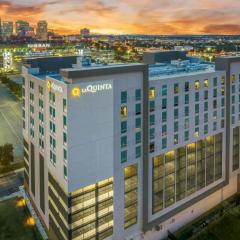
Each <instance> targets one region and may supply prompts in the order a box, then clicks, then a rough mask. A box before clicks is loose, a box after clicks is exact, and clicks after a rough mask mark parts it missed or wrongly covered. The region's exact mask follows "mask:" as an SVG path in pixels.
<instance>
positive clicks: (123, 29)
mask: <svg viewBox="0 0 240 240" xmlns="http://www.w3.org/2000/svg"><path fill="white" fill-rule="evenodd" d="M16 2H18V3H16ZM239 13H240V1H239V0H198V1H197V0H171V1H169V0H21V2H20V1H16V0H0V16H2V18H3V20H4V19H7V20H11V19H12V20H17V19H26V20H28V21H29V22H30V23H31V24H33V25H35V24H36V21H37V20H39V19H45V20H47V21H49V27H50V28H54V29H56V30H58V32H59V33H78V32H79V29H80V28H82V27H89V28H90V29H92V30H93V31H94V32H98V31H99V32H101V33H103V32H105V33H111V32H112V33H145V34H146V33H148V34H194V33H199V34H202V33H222V34H224V33H232V34H238V33H240V30H239V26H238V24H236V19H238V16H239Z"/></svg>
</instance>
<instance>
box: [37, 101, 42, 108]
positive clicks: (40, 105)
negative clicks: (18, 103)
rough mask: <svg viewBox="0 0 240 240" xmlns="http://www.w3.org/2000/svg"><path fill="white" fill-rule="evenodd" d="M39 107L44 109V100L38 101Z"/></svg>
mask: <svg viewBox="0 0 240 240" xmlns="http://www.w3.org/2000/svg"><path fill="white" fill-rule="evenodd" d="M38 105H39V107H40V108H43V100H42V99H39V100H38Z"/></svg>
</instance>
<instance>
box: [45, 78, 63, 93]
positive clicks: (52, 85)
mask: <svg viewBox="0 0 240 240" xmlns="http://www.w3.org/2000/svg"><path fill="white" fill-rule="evenodd" d="M47 87H48V90H49V91H51V90H54V91H57V92H60V93H63V88H62V87H61V86H59V85H57V84H56V83H54V82H52V81H50V80H48V82H47Z"/></svg>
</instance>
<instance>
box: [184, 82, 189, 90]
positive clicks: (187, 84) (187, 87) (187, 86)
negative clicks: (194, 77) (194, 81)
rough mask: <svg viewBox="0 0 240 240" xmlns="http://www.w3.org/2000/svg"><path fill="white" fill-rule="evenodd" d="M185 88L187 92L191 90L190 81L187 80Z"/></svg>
mask: <svg viewBox="0 0 240 240" xmlns="http://www.w3.org/2000/svg"><path fill="white" fill-rule="evenodd" d="M184 90H185V92H188V91H189V82H185V85H184Z"/></svg>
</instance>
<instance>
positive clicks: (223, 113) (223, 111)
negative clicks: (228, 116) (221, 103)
mask: <svg viewBox="0 0 240 240" xmlns="http://www.w3.org/2000/svg"><path fill="white" fill-rule="evenodd" d="M224 116H225V109H224V108H223V109H222V110H221V117H222V118H224Z"/></svg>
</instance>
